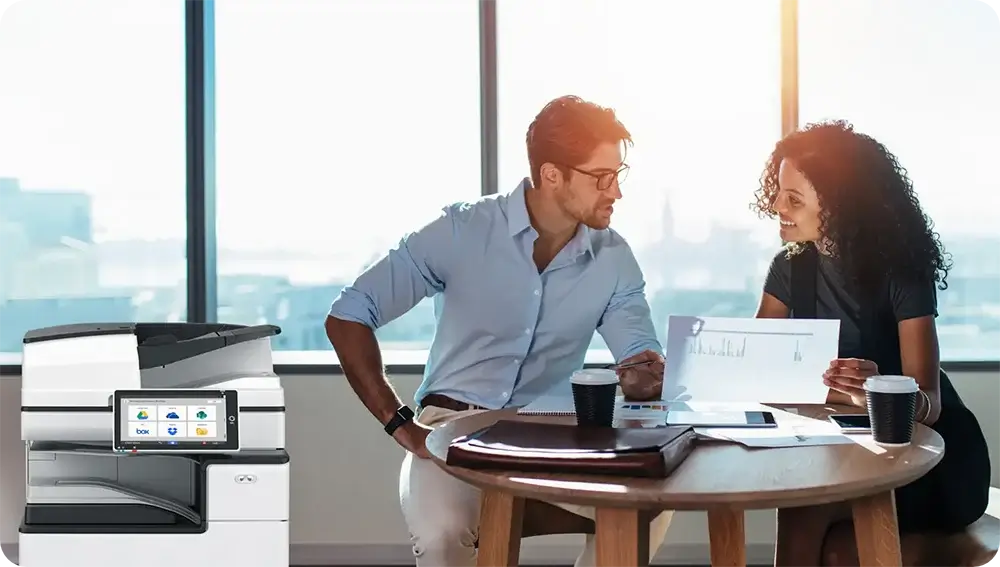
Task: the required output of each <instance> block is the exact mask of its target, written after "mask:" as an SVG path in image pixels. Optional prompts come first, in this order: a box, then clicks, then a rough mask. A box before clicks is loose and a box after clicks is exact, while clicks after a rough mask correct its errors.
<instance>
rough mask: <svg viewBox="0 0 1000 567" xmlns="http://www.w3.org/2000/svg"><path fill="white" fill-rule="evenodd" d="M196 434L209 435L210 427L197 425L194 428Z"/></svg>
mask: <svg viewBox="0 0 1000 567" xmlns="http://www.w3.org/2000/svg"><path fill="white" fill-rule="evenodd" d="M194 434H195V435H208V428H207V427H195V428H194Z"/></svg>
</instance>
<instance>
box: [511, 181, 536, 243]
mask: <svg viewBox="0 0 1000 567" xmlns="http://www.w3.org/2000/svg"><path fill="white" fill-rule="evenodd" d="M528 189H531V179H529V178H527V177H525V178H524V179H523V180H521V183H519V184H518V186H517V189H514V191H513V192H512V193H511V194H510V195H509V196H508V197H507V227H508V228H509V229H510V235H511V236H516V235H518V234H521V233H522V232H524V231H525V230H528V228H530V227H531V219H530V218H528V205H527V204H526V203H525V201H524V197H525V195H524V194H525V192H526V191H527V190H528Z"/></svg>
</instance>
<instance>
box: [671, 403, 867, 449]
mask: <svg viewBox="0 0 1000 567" xmlns="http://www.w3.org/2000/svg"><path fill="white" fill-rule="evenodd" d="M670 405H671V408H673V407H675V405H676V404H670ZM685 405H686V406H688V407H690V408H691V410H692V411H767V412H771V414H773V415H774V420H775V421H776V422H777V427H762V428H739V427H705V428H702V427H699V428H696V429H695V431H696V432H697V433H698V435H699V436H700V437H702V438H704V439H710V440H716V441H728V442H732V443H739V444H740V445H743V446H744V447H749V448H779V447H809V446H814V445H845V444H850V443H857V442H858V438H862V437H864V436H850V435H844V434H843V433H842V432H841V431H840V428H839V427H837V426H836V425H834V424H833V423H830V422H829V421H822V420H818V419H813V418H810V417H805V416H801V415H798V414H796V413H792V412H789V411H784V410H779V409H777V408H772V407H768V406H765V405H762V404H757V405H756V406H755V405H754V404H743V403H740V404H725V403H712V404H704V403H699V402H691V403H686V404H685ZM867 437H868V438H870V437H871V435H868V436H867Z"/></svg>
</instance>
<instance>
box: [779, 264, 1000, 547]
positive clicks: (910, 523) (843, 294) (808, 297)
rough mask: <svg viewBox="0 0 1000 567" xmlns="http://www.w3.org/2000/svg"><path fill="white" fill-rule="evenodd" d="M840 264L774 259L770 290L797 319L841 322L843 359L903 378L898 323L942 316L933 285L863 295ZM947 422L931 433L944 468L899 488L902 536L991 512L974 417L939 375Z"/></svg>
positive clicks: (959, 524)
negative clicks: (939, 444) (938, 440)
mask: <svg viewBox="0 0 1000 567" xmlns="http://www.w3.org/2000/svg"><path fill="white" fill-rule="evenodd" d="M855 289H856V288H855V286H852V285H849V284H848V282H847V280H846V278H845V277H844V276H843V273H842V272H841V271H840V269H839V268H838V266H837V263H836V261H835V260H834V259H831V258H829V257H827V256H824V255H822V254H818V253H817V252H816V249H815V247H813V246H811V245H809V246H806V247H805V249H804V250H803V251H802V252H799V253H797V254H794V255H792V256H791V257H789V256H788V253H787V252H786V251H784V250H782V251H781V252H779V253H778V255H777V256H775V258H774V260H773V261H772V262H771V268H770V270H769V272H768V275H767V280H766V282H765V283H764V291H765V292H766V293H768V294H770V295H772V296H774V297H775V298H776V299H778V300H779V301H781V302H782V303H784V304H785V305H786V306H787V307H788V308H789V309H790V312H791V315H790V316H791V317H793V318H797V319H839V320H840V349H839V350H840V357H841V358H863V359H867V360H872V361H874V362H875V363H876V364H878V368H879V372H880V373H881V374H903V367H902V366H903V365H902V360H901V357H900V350H899V327H898V324H899V322H900V321H904V320H906V319H913V318H917V317H926V316H937V294H936V289H935V285H934V282H927V284H926V285H912V284H911V285H902V284H900V283H899V282H893V281H886V282H884V283H883V284H882V285H881V286H875V287H873V288H872V289H873V290H874V291H872V292H867V293H858V292H856V291H854V290H855ZM940 393H941V404H942V407H941V416H940V417H939V418H938V420H937V422H936V423H935V424H934V425H933V426H932V428H933V429H934V430H935V431H937V432H938V434H940V435H941V437H942V438H943V439H944V441H945V455H944V458H943V459H942V460H941V462H940V463H939V464H938V465H937V466H936V467H935V468H934V469H932V470H931V471H930V472H929V473H928V474H927V475H926V476H924V477H923V478H921V479H919V480H917V481H915V482H913V483H911V484H909V485H907V486H904V487H901V488H899V489H897V490H896V511H897V516H898V518H899V529H900V531H901V532H904V533H906V532H926V531H943V532H953V531H959V530H962V529H964V528H965V527H966V526H968V525H969V524H971V523H973V522H975V521H976V520H978V519H979V518H980V516H982V515H983V513H984V512H985V511H986V506H987V503H988V501H989V487H990V459H989V450H988V448H987V445H986V439H985V437H984V436H983V432H982V429H981V428H980V426H979V422H978V420H977V419H976V417H975V415H973V413H972V412H971V411H970V410H969V409H968V408H967V407H966V406H965V404H964V403H963V402H962V399H961V397H960V396H959V395H958V392H956V391H955V388H954V386H952V384H951V380H949V379H948V376H947V375H946V374H945V373H944V371H942V372H941V385H940Z"/></svg>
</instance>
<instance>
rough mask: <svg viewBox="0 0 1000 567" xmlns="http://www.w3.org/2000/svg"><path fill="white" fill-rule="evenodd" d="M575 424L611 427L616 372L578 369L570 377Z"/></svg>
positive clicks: (616, 388)
mask: <svg viewBox="0 0 1000 567" xmlns="http://www.w3.org/2000/svg"><path fill="white" fill-rule="evenodd" d="M570 384H572V386H573V405H574V408H575V410H576V423H577V425H584V426H596V427H611V426H612V425H613V423H614V418H615V397H616V396H617V394H618V374H616V373H615V371H614V370H604V369H593V370H579V371H577V372H574V373H573V376H572V377H570Z"/></svg>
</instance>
